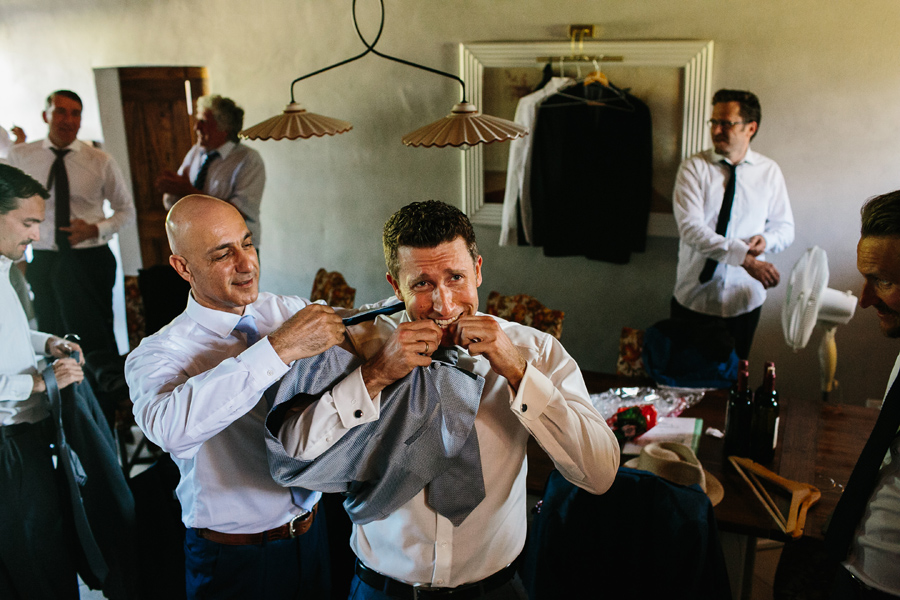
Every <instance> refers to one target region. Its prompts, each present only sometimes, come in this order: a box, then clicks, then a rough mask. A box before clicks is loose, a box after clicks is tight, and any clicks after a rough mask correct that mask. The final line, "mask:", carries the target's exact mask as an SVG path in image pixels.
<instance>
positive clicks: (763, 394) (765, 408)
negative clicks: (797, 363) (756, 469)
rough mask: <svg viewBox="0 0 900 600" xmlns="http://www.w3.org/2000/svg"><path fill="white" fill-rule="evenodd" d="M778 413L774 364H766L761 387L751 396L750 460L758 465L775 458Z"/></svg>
mask: <svg viewBox="0 0 900 600" xmlns="http://www.w3.org/2000/svg"><path fill="white" fill-rule="evenodd" d="M778 411H779V406H778V392H776V391H775V363H773V362H767V363H766V371H765V375H764V376H763V382H762V385H761V386H759V388H758V389H757V390H756V394H754V396H753V422H752V426H751V434H750V458H752V459H753V460H755V461H756V462H758V463H762V464H766V463H770V462H772V459H773V458H774V457H775V444H777V443H778Z"/></svg>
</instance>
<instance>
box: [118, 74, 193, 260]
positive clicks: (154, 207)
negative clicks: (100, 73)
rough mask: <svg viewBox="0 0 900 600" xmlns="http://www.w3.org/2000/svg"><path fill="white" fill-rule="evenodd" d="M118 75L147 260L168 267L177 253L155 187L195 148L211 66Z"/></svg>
mask: <svg viewBox="0 0 900 600" xmlns="http://www.w3.org/2000/svg"><path fill="white" fill-rule="evenodd" d="M118 74H119V87H120V89H121V94H122V111H123V113H124V120H125V136H126V139H127V143H128V157H129V158H128V160H129V165H130V167H131V178H132V182H133V184H134V204H135V207H136V208H137V225H138V237H139V238H140V247H141V260H142V262H143V266H144V268H148V267H152V266H154V265H161V264H167V263H168V260H169V254H171V253H170V252H169V244H168V241H167V240H166V231H165V220H166V209H165V208H164V207H163V203H162V194H160V193H159V192H157V191H156V186H155V185H154V182H155V181H156V177H157V175H159V173H161V172H162V171H166V170H170V171H174V170H177V169H178V167H179V165H181V161H182V160H183V159H184V156H185V154H187V152H188V150H189V149H190V148H191V146H192V145H193V143H194V131H193V128H194V113H195V110H194V107H195V106H196V101H197V98H198V97H200V96H202V95H204V94H206V93H207V73H206V68H205V67H123V68H120V69H118ZM188 95H190V97H191V105H190V107H189V106H188V100H187V98H188Z"/></svg>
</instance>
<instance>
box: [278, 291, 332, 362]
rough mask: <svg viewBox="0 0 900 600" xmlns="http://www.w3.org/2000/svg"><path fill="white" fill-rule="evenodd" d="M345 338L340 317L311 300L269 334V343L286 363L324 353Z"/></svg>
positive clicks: (329, 308)
mask: <svg viewBox="0 0 900 600" xmlns="http://www.w3.org/2000/svg"><path fill="white" fill-rule="evenodd" d="M343 339H344V323H343V321H341V317H340V316H338V315H337V313H335V312H334V309H333V308H331V307H330V306H325V305H323V304H310V305H309V306H307V307H305V308H304V309H303V310H300V311H298V312H297V313H296V314H295V315H294V316H293V317H291V318H290V319H288V320H287V321H285V322H284V324H282V326H281V327H279V328H278V329H276V330H275V331H273V332H272V333H270V334H269V343H270V344H272V348H273V349H274V350H275V352H277V353H278V356H279V357H280V358H281V360H283V361H284V364H286V365H288V364H290V363H292V362H293V361H295V360H298V359H301V358H309V357H310V356H315V355H317V354H321V353H323V352H325V351H326V350H328V349H329V348H331V347H332V346H334V345H335V344H340V343H341V341H342V340H343Z"/></svg>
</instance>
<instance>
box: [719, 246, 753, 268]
mask: <svg viewBox="0 0 900 600" xmlns="http://www.w3.org/2000/svg"><path fill="white" fill-rule="evenodd" d="M748 250H750V246H749V245H748V244H747V242H745V241H744V240H732V242H731V248H729V249H728V254H727V255H725V264H728V265H734V266H735V267H740V266H741V265H743V264H744V259H745V258H747V251H748Z"/></svg>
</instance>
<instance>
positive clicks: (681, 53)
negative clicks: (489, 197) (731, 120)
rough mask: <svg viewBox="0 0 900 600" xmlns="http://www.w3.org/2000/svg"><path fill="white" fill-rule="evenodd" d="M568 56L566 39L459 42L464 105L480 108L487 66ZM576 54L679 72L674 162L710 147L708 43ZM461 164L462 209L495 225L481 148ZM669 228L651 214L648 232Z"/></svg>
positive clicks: (596, 47)
mask: <svg viewBox="0 0 900 600" xmlns="http://www.w3.org/2000/svg"><path fill="white" fill-rule="evenodd" d="M572 54H573V48H572V44H571V43H570V42H569V41H564V42H483V43H470V44H460V45H459V71H460V77H462V79H463V81H465V83H466V92H467V96H468V100H469V102H472V103H474V104H475V105H476V106H477V107H479V109H481V110H484V98H483V97H482V92H483V90H484V89H485V81H484V76H485V69H486V68H487V69H490V68H515V67H525V68H531V69H537V68H538V66H539V64H540V63H539V59H541V58H544V57H554V56H563V57H565V56H571V55H572ZM577 54H579V55H586V56H615V57H617V58H618V57H621V60H617V61H616V64H617V65H623V66H630V67H667V68H673V69H678V70H680V71H681V85H680V88H681V89H680V98H673V99H672V101H673V102H676V101H677V102H679V103H680V104H681V105H682V111H681V112H682V115H681V127H680V157H678V158H679V162H680V160H683V159H685V158H687V157H688V156H691V155H692V154H694V153H696V152H699V151H700V150H703V149H704V148H707V147H709V143H710V142H709V135H708V133H707V128H706V120H707V119H708V118H709V114H710V106H709V102H710V99H711V94H712V88H711V86H712V64H713V42H712V40H674V41H662V40H647V41H597V42H594V41H586V42H584V44H583V46H579V47H578V50H577ZM544 60H546V59H545V58H544ZM498 116H502V115H498ZM507 118H512V117H511V116H510V117H507ZM673 137H674V136H673ZM460 161H461V163H462V209H463V210H464V211H465V212H466V214H467V215H468V216H469V218H470V219H471V221H472V222H473V223H475V224H478V225H496V226H499V225H500V223H501V215H502V210H503V205H502V204H499V203H486V202H485V187H484V179H485V168H484V167H485V165H484V147H483V146H481V145H479V146H474V147H472V148H470V149H468V150H466V151H464V152H461V153H460ZM654 217H656V218H654ZM674 226H675V225H674V219H673V218H672V216H671V215H663V214H658V213H657V214H654V213H651V219H650V225H649V229H648V233H649V234H650V235H667V236H671V235H676V236H677V231H675V230H674Z"/></svg>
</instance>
